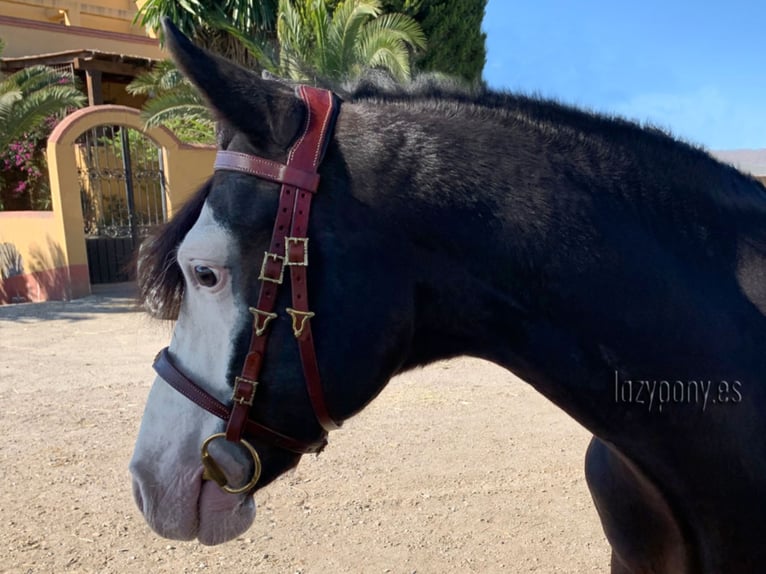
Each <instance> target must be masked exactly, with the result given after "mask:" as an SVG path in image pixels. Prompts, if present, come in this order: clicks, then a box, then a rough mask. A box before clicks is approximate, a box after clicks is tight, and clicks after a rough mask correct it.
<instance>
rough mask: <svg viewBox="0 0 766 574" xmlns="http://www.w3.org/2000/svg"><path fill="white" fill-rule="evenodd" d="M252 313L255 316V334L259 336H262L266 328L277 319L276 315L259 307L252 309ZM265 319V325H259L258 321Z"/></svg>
mask: <svg viewBox="0 0 766 574" xmlns="http://www.w3.org/2000/svg"><path fill="white" fill-rule="evenodd" d="M249 310H250V312H251V313H252V314H253V320H254V324H253V326H254V327H255V334H256V335H257V336H259V337H260V336H261V335H263V334H264V333H265V332H266V326H267V325H268V324H269V323H270V322H271V321H272V320H273V319H276V318H277V314H276V313H269V312H268V311H264V310H262V309H258V308H257V307H250V308H249ZM261 317H263V324H262V325H259V324H258V320H259V319H260V318H261Z"/></svg>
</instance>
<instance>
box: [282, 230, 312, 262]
mask: <svg viewBox="0 0 766 574" xmlns="http://www.w3.org/2000/svg"><path fill="white" fill-rule="evenodd" d="M291 243H293V244H298V243H302V244H303V259H302V260H300V261H290V244H291ZM285 265H290V266H291V267H292V266H296V267H308V265H309V238H308V237H285Z"/></svg>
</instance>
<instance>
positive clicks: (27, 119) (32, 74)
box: [0, 66, 87, 150]
mask: <svg viewBox="0 0 766 574" xmlns="http://www.w3.org/2000/svg"><path fill="white" fill-rule="evenodd" d="M86 101H87V100H86V98H85V95H84V94H83V93H82V92H80V90H78V89H77V88H76V87H75V85H74V84H73V83H72V81H71V80H70V79H69V78H67V77H66V76H63V75H62V74H61V72H58V71H56V70H54V69H53V68H49V67H47V66H31V67H29V68H24V69H23V70H19V71H18V72H16V73H14V74H11V75H10V76H8V77H6V78H4V79H3V80H1V81H0V150H4V149H6V148H7V147H8V146H9V145H10V144H11V142H13V141H14V140H17V139H19V138H21V137H23V135H24V134H25V133H27V132H29V131H31V130H33V129H34V128H36V127H38V126H39V125H40V124H42V123H43V122H44V121H45V120H46V119H47V118H48V117H49V116H52V115H55V114H58V113H61V112H63V111H65V110H67V109H69V108H79V107H80V106H82V105H83V104H84V103H85V102H86Z"/></svg>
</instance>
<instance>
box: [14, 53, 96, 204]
mask: <svg viewBox="0 0 766 574" xmlns="http://www.w3.org/2000/svg"><path fill="white" fill-rule="evenodd" d="M2 49H3V44H2V41H0V53H2ZM86 101H87V99H86V97H85V95H84V94H83V93H82V92H80V91H79V90H78V89H77V87H76V86H75V85H74V83H73V82H72V79H71V78H69V77H67V76H66V75H63V74H62V73H61V72H58V71H56V70H54V69H53V68H49V67H47V66H32V67H29V68H24V69H23V70H20V71H18V72H16V73H14V74H11V75H9V76H7V77H4V78H0V210H3V209H30V208H32V209H40V208H43V209H47V208H49V204H50V195H49V193H50V191H49V189H48V186H47V185H46V182H45V173H46V171H45V169H46V168H45V165H46V162H45V154H44V153H43V148H44V146H45V141H46V140H47V137H48V134H49V133H50V130H51V129H52V128H53V125H55V123H56V122H57V117H58V116H61V115H62V114H63V113H64V112H65V111H66V110H68V109H71V108H79V107H80V106H82V105H83V104H85V102H86Z"/></svg>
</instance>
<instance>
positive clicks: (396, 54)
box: [355, 29, 411, 82]
mask: <svg viewBox="0 0 766 574" xmlns="http://www.w3.org/2000/svg"><path fill="white" fill-rule="evenodd" d="M356 66H357V68H358V69H357V70H355V71H356V73H357V74H359V73H361V72H362V71H363V69H364V68H382V69H384V70H386V71H387V72H388V73H390V74H391V75H392V76H393V77H394V79H395V80H396V81H398V82H406V81H408V80H409V79H410V76H411V69H410V53H409V51H408V50H407V46H406V44H405V43H404V42H402V40H401V39H400V38H399V37H398V36H397V35H396V34H391V33H389V31H387V30H380V29H377V30H364V31H363V39H362V40H361V41H360V43H359V46H358V53H357V60H356Z"/></svg>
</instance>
